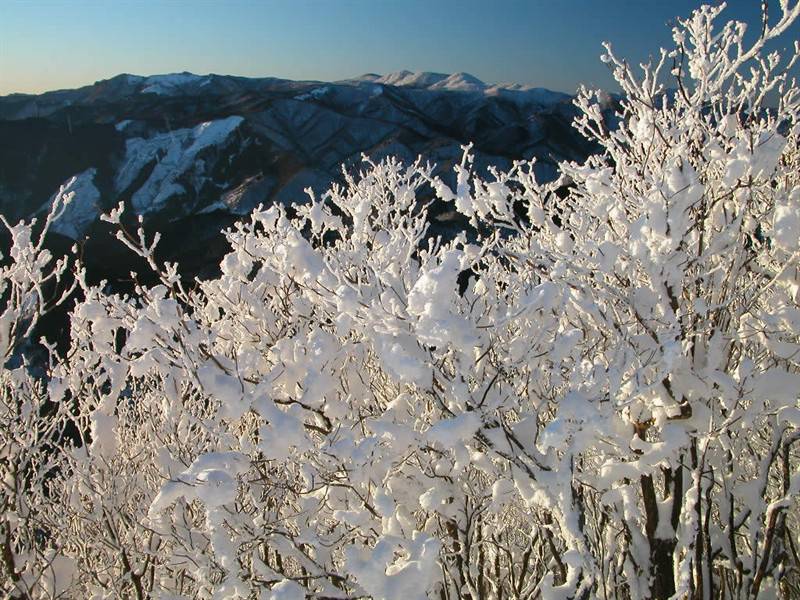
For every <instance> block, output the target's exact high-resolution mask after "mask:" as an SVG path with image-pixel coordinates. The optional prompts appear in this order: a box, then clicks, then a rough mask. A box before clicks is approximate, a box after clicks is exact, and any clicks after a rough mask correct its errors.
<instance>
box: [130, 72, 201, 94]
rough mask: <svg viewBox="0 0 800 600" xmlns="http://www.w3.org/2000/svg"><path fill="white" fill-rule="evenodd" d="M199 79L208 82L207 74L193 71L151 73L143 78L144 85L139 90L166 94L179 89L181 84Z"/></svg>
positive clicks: (147, 92) (144, 92)
mask: <svg viewBox="0 0 800 600" xmlns="http://www.w3.org/2000/svg"><path fill="white" fill-rule="evenodd" d="M201 80H205V82H208V76H203V75H195V74H193V73H167V74H165V75H152V76H150V77H148V78H147V79H145V81H144V83H145V86H146V87H144V88H142V90H141V92H142V93H143V94H158V95H159V96H168V95H170V94H174V93H175V92H178V91H180V88H181V86H184V85H188V84H192V83H197V82H200V81H201Z"/></svg>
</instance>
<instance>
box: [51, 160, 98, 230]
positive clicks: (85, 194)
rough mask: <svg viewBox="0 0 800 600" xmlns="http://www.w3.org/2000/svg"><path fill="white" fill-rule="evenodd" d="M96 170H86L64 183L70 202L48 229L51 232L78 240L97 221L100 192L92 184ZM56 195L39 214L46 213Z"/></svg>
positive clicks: (56, 194)
mask: <svg viewBox="0 0 800 600" xmlns="http://www.w3.org/2000/svg"><path fill="white" fill-rule="evenodd" d="M96 174H97V169H94V168H92V169H86V170H85V171H83V172H82V173H78V174H77V175H76V176H75V177H73V178H70V180H68V181H65V182H64V184H63V185H64V192H63V193H64V195H69V194H71V195H72V200H71V201H70V202H69V204H67V206H66V208H65V209H64V213H63V214H62V215H61V217H60V218H59V219H57V220H56V221H55V222H54V223H53V224H52V225H51V227H50V230H51V231H54V232H55V233H60V234H61V235H64V236H67V237H68V238H72V239H73V240H77V239H80V238H81V237H83V235H84V234H85V233H86V230H87V229H88V228H89V226H90V225H91V224H92V223H94V222H95V221H96V220H97V217H98V216H99V214H100V191H99V190H98V189H97V187H96V186H95V184H94V176H95V175H96ZM57 196H58V193H55V194H53V195H52V196H51V197H50V199H49V200H48V201H47V202H46V203H45V204H44V205H43V206H42V208H41V209H40V210H41V212H47V211H49V210H50V207H51V206H52V205H53V202H54V201H55V199H56V197H57Z"/></svg>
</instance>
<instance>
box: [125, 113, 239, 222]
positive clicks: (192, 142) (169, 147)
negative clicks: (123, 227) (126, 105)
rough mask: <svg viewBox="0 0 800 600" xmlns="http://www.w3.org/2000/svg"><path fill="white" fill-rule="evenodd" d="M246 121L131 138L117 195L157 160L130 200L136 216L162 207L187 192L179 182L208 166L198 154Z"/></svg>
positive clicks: (222, 121)
mask: <svg viewBox="0 0 800 600" xmlns="http://www.w3.org/2000/svg"><path fill="white" fill-rule="evenodd" d="M243 120H244V119H243V118H242V117H238V116H232V117H227V118H225V119H220V120H217V121H208V122H206V123H201V124H200V125H197V126H196V127H193V128H190V129H189V128H187V129H177V130H175V131H170V132H166V133H159V134H157V135H154V136H153V137H150V138H130V139H128V140H126V142H125V159H124V160H123V163H122V165H120V168H119V170H118V172H117V177H116V179H115V181H114V187H115V190H116V191H117V193H121V192H123V191H124V190H125V189H127V188H128V187H129V186H130V185H131V184H132V183H133V182H134V181H135V180H136V178H137V177H138V176H139V174H140V173H141V172H142V169H144V168H145V166H146V165H148V164H149V163H151V162H152V161H154V160H155V161H157V162H156V165H155V167H153V170H152V172H151V173H150V175H149V176H148V178H147V180H146V181H145V182H144V183H143V184H142V185H141V186H140V187H139V189H137V190H136V192H135V193H134V194H133V196H132V197H131V203H132V205H133V209H134V211H135V212H136V213H137V214H145V213H149V212H152V211H154V210H158V209H159V208H161V207H162V206H163V205H164V203H165V202H166V201H167V199H168V198H169V197H170V196H174V195H175V194H181V193H184V192H185V191H186V190H185V188H184V187H183V185H181V184H179V183H176V179H178V178H179V177H181V176H182V175H184V174H185V173H187V172H188V171H190V170H192V169H194V171H195V173H194V174H195V175H196V176H197V177H198V178H199V177H202V176H203V175H204V171H205V164H204V162H203V161H202V160H198V158H197V155H198V154H199V153H200V152H201V151H202V150H204V149H205V148H209V147H211V146H219V145H221V144H223V143H224V142H225V141H226V140H227V139H228V137H230V135H231V134H232V133H233V132H234V131H235V130H236V128H237V127H238V126H239V125H240V124H241V123H242V121H243Z"/></svg>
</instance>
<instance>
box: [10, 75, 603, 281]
mask: <svg viewBox="0 0 800 600" xmlns="http://www.w3.org/2000/svg"><path fill="white" fill-rule="evenodd" d="M609 114H611V112H610V111H609ZM574 116H575V108H574V106H573V105H572V97H571V96H569V95H567V94H563V93H559V92H553V91H550V90H545V89H542V88H535V87H528V86H522V85H517V84H510V85H487V84H484V83H483V82H481V81H480V80H479V79H477V78H476V77H473V76H471V75H469V74H467V73H455V74H451V75H448V74H441V73H429V72H410V71H400V72H397V73H391V74H389V75H385V76H380V75H377V74H366V75H362V76H361V77H357V78H353V79H348V80H344V81H337V82H332V83H325V82H317V81H291V80H285V79H276V78H246V77H236V76H227V75H195V74H192V73H174V74H167V75H154V76H150V77H143V76H138V75H129V74H122V75H118V76H116V77H113V78H111V79H108V80H104V81H98V82H96V83H94V84H92V85H88V86H85V87H81V88H78V89H73V90H58V91H52V92H47V93H43V94H40V95H28V94H12V95H8V96H4V97H0V213H2V214H3V215H4V216H6V218H7V219H8V220H9V221H12V222H13V221H16V220H18V219H20V218H29V217H31V216H33V215H36V214H38V213H43V212H44V211H45V210H47V208H48V207H49V205H50V204H51V202H52V200H53V198H54V197H55V196H54V195H55V193H56V192H57V191H58V190H59V187H60V186H64V185H66V186H67V189H68V191H75V192H76V195H75V200H74V201H73V203H72V204H71V205H70V206H69V207H68V209H67V211H66V212H65V214H64V215H63V217H62V218H61V219H60V221H59V222H58V223H57V224H56V225H55V227H54V230H53V231H54V233H55V235H56V236H62V237H63V238H64V244H67V243H70V244H71V243H72V242H73V241H74V240H79V241H82V243H84V244H85V245H86V248H87V252H86V254H87V256H91V255H92V253H93V252H92V250H93V249H94V251H95V252H101V254H102V255H103V257H104V260H105V262H104V264H106V263H107V262H108V260H107V258H108V256H109V255H108V252H112V255H113V252H116V251H112V250H108V249H107V248H106V245H107V244H108V238H109V236H108V235H107V231H105V230H106V229H107V228H108V225H107V224H106V223H104V222H101V221H100V220H99V215H100V214H101V213H103V212H106V211H108V210H109V209H110V208H111V207H114V206H116V205H117V204H118V203H119V202H124V203H125V204H126V206H127V208H128V211H127V212H128V213H132V214H135V215H141V216H142V218H143V220H144V222H145V224H146V225H147V226H152V227H157V228H158V229H159V230H161V231H162V235H163V237H164V239H165V242H164V243H163V244H162V252H163V254H164V258H169V259H171V260H172V259H179V260H181V262H182V264H183V265H184V267H185V269H186V271H187V272H190V273H192V274H198V273H199V274H202V273H203V271H204V270H208V269H212V270H213V268H214V267H215V265H216V263H217V262H218V259H219V257H220V256H221V254H222V252H223V251H224V242H222V239H221V236H220V230H221V229H222V228H224V227H226V226H228V225H230V224H231V223H232V222H234V221H235V220H236V219H238V218H241V216H242V215H245V214H247V213H249V212H250V211H251V210H252V209H253V208H254V207H255V206H257V205H258V204H260V203H263V204H265V205H268V204H270V203H274V202H279V203H284V204H289V203H292V202H302V201H303V200H304V198H305V194H304V192H303V190H304V189H305V188H307V187H311V188H313V189H315V190H317V191H322V190H324V189H326V188H327V187H329V186H330V184H331V183H332V182H335V181H338V180H340V178H341V176H342V169H343V168H344V169H354V168H356V167H358V165H359V164H360V162H361V160H362V156H363V155H367V156H369V157H370V158H372V159H373V160H379V159H381V158H383V157H385V156H388V155H394V156H397V157H399V158H400V159H401V160H403V161H406V162H409V163H410V162H413V161H414V160H415V159H416V158H417V157H418V156H422V157H423V158H424V159H426V160H428V161H430V162H432V163H435V164H436V165H437V168H438V169H439V170H440V171H441V172H443V173H447V172H448V169H449V167H450V166H451V165H452V164H453V163H454V162H457V161H460V159H461V156H462V154H463V149H462V147H463V146H464V145H465V144H467V143H473V144H474V145H473V153H474V155H475V167H476V170H478V171H483V170H485V169H486V168H487V167H489V166H496V167H499V168H508V167H510V166H511V164H512V162H513V161H515V160H518V159H530V158H534V157H535V158H536V159H537V161H538V162H537V166H536V171H537V176H538V177H539V178H540V179H543V180H548V179H553V178H554V177H555V174H556V164H557V163H558V162H559V161H561V160H583V159H585V157H586V156H588V154H589V153H591V152H592V151H593V150H594V149H593V148H592V146H591V145H590V144H589V143H588V142H587V141H586V140H585V139H583V138H582V137H581V136H580V135H579V134H578V133H577V132H576V131H575V130H574V129H573V128H572V127H571V122H572V119H573V118H574ZM450 210H451V209H450V208H448V207H445V206H440V207H434V215H433V218H434V221H436V223H435V225H436V227H439V228H440V229H444V228H446V227H448V226H449V225H448V224H447V218H446V215H447V214H448V211H450ZM436 211H439V212H438V213H437V212H436ZM437 217H438V218H437ZM84 240H85V241H84ZM123 263H125V261H123ZM101 270H102V269H101ZM123 272H124V273H127V271H123Z"/></svg>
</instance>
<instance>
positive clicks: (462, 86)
mask: <svg viewBox="0 0 800 600" xmlns="http://www.w3.org/2000/svg"><path fill="white" fill-rule="evenodd" d="M428 89H431V90H450V91H458V92H482V91H483V90H485V89H486V84H485V83H483V82H482V81H481V80H480V79H478V78H477V77H475V76H474V75H470V74H469V73H453V74H452V75H449V76H448V77H447V78H445V79H443V80H442V81H438V82H436V83H434V84H433V85H431V86H430V87H429V88H428Z"/></svg>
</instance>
